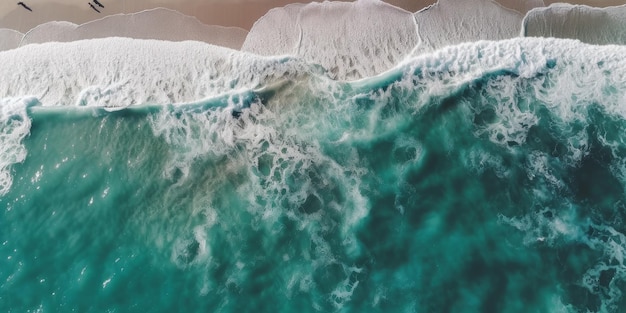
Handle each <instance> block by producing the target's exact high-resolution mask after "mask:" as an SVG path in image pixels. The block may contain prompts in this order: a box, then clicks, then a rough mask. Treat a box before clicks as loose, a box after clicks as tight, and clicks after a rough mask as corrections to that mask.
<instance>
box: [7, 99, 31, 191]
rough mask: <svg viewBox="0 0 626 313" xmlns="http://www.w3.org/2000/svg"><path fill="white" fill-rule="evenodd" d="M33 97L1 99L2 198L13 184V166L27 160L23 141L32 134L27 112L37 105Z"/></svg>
mask: <svg viewBox="0 0 626 313" xmlns="http://www.w3.org/2000/svg"><path fill="white" fill-rule="evenodd" d="M37 104H38V103H37V100H36V99H34V98H32V97H21V98H4V99H0V143H1V144H0V196H3V195H5V194H6V193H7V192H8V191H9V189H10V188H11V185H12V183H13V177H12V176H11V172H10V170H11V166H12V165H13V164H16V163H20V162H23V161H24V160H25V159H26V154H27V151H26V148H25V147H24V146H23V145H22V140H24V138H25V137H26V136H27V135H28V134H29V133H30V118H29V117H28V115H27V113H26V110H27V108H28V107H29V106H33V105H37Z"/></svg>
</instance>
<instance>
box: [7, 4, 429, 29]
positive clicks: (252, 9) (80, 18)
mask: <svg viewBox="0 0 626 313" xmlns="http://www.w3.org/2000/svg"><path fill="white" fill-rule="evenodd" d="M298 2H300V3H308V2H311V1H307V0H303V1H292V0H261V1H251V0H242V1H222V0H220V1H197V0H182V1H132V2H130V1H121V0H101V1H100V3H101V4H102V5H103V6H104V8H101V7H98V6H96V8H97V9H98V10H99V11H100V13H98V12H96V11H95V10H94V9H92V8H91V7H90V6H89V4H88V3H87V2H86V1H76V0H67V1H58V0H52V1H50V0H31V1H25V2H24V3H25V4H27V5H28V6H29V7H30V8H31V9H32V12H31V11H28V10H26V9H24V8H23V7H21V6H18V5H16V4H15V3H14V2H10V3H9V2H3V3H2V4H0V28H9V29H14V30H17V31H20V32H27V31H28V30H30V29H32V28H33V27H35V26H37V25H39V24H42V23H45V22H49V21H69V22H73V23H76V24H82V23H85V22H88V21H92V20H95V19H99V18H102V17H104V16H107V15H112V14H119V13H134V12H139V11H143V10H146V9H152V8H156V7H165V8H169V9H173V10H176V11H179V12H181V13H183V14H186V15H190V16H195V17H196V18H198V20H200V21H201V22H203V23H205V24H208V25H222V26H235V27H241V28H243V29H246V30H249V29H250V28H251V27H252V25H253V24H254V22H255V21H256V20H257V19H259V18H260V17H261V16H263V15H264V14H265V13H267V11H269V10H270V9H272V8H275V7H281V6H285V5H287V4H289V3H298ZM388 2H389V3H391V4H393V5H395V6H398V7H401V8H403V9H405V10H407V11H411V12H415V11H417V10H419V9H421V8H423V7H425V6H427V5H429V4H432V3H434V2H436V1H434V0H419V1H410V0H392V1H388Z"/></svg>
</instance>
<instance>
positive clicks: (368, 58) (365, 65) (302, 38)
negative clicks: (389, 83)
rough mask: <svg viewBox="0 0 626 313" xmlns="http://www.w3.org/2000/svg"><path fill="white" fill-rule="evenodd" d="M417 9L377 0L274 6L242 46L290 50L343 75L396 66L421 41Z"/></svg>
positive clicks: (268, 51)
mask: <svg viewBox="0 0 626 313" xmlns="http://www.w3.org/2000/svg"><path fill="white" fill-rule="evenodd" d="M417 42H418V37H417V32H416V29H415V23H414V20H413V16H412V14H411V13H409V12H407V11H404V10H401V9H399V8H397V7H394V6H392V5H388V4H386V3H384V2H381V1H376V0H359V1H356V2H352V3H347V2H324V3H309V4H307V5H290V6H287V7H285V8H281V9H273V10H271V11H269V12H268V13H267V14H266V15H265V16H264V17H262V18H261V19H260V20H259V21H257V23H255V25H254V26H253V27H252V29H251V30H250V34H249V35H248V37H247V38H246V41H245V42H244V44H243V47H242V50H243V51H249V52H253V53H258V54H261V55H283V54H290V55H294V56H298V57H301V58H303V59H304V60H305V61H307V62H310V63H315V64H320V65H321V66H322V67H324V68H325V69H326V70H328V71H329V76H330V77H332V78H336V79H341V80H350V79H358V78H363V77H367V76H372V75H376V74H378V73H381V72H383V71H385V70H388V69H390V68H392V67H393V66H394V65H395V64H397V63H398V62H399V61H401V60H402V59H403V58H404V57H405V56H406V55H407V54H408V53H409V52H410V51H411V50H412V48H413V47H414V46H415V45H416V44H417Z"/></svg>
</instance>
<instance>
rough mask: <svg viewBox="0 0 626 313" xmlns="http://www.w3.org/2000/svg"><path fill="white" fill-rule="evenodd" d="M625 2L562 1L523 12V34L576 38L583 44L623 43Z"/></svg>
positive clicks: (625, 41)
mask: <svg viewBox="0 0 626 313" xmlns="http://www.w3.org/2000/svg"><path fill="white" fill-rule="evenodd" d="M625 29H626V5H622V6H615V7H607V8H593V7H589V6H585V5H570V4H564V3H558V4H552V5H550V6H549V7H547V8H535V9H533V10H531V11H530V12H528V14H526V17H525V18H524V21H523V29H522V34H523V35H524V36H534V37H555V38H570V39H578V40H580V41H582V42H585V43H591V44H598V45H607V44H619V45H626V31H624V30H625Z"/></svg>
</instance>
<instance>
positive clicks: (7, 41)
mask: <svg viewBox="0 0 626 313" xmlns="http://www.w3.org/2000/svg"><path fill="white" fill-rule="evenodd" d="M23 36H24V34H22V33H20V32H18V31H16V30H12V29H7V28H0V51H4V50H11V49H15V48H17V47H18V46H19V45H20V41H21V40H22V37H23Z"/></svg>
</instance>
